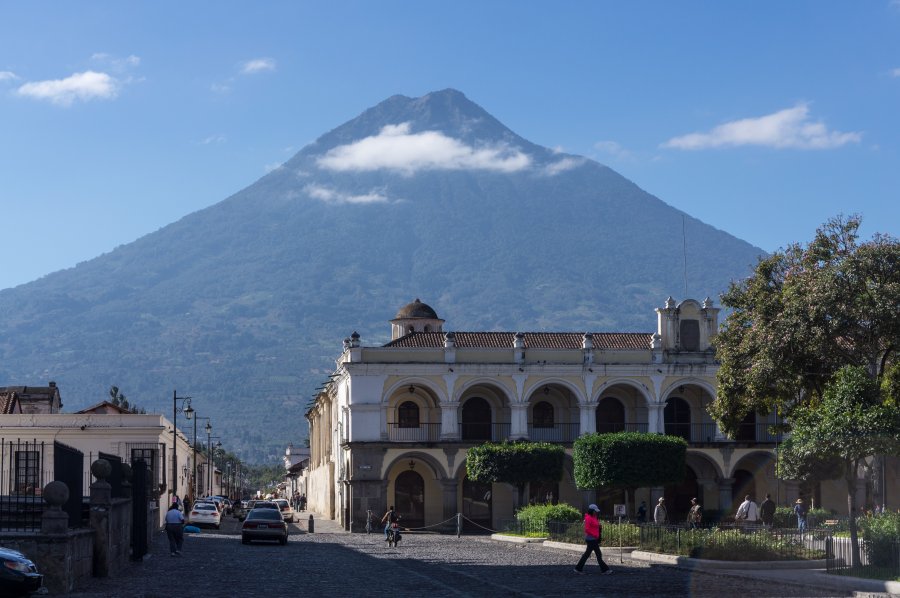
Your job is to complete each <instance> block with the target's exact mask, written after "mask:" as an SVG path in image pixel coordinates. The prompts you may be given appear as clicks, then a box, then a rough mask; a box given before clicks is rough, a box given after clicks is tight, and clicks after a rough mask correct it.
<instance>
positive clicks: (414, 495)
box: [394, 471, 425, 527]
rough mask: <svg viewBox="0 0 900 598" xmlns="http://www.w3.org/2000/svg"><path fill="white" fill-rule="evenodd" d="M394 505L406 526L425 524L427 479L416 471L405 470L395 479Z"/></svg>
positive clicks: (421, 525)
mask: <svg viewBox="0 0 900 598" xmlns="http://www.w3.org/2000/svg"><path fill="white" fill-rule="evenodd" d="M394 507H395V508H396V509H397V513H398V514H400V516H401V517H403V526H404V527H423V526H424V525H425V480H423V479H422V476H420V475H419V474H418V473H416V472H415V471H404V472H402V473H401V474H400V475H398V476H397V479H396V480H395V481H394Z"/></svg>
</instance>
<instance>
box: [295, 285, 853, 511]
mask: <svg viewBox="0 0 900 598" xmlns="http://www.w3.org/2000/svg"><path fill="white" fill-rule="evenodd" d="M656 313H657V328H656V331H655V332H652V333H602V332H601V333H598V332H594V333H590V332H583V333H582V332H454V331H445V330H444V323H445V322H444V320H442V319H441V318H439V317H438V315H437V313H436V312H435V311H434V310H433V309H432V308H431V307H429V306H428V305H426V304H424V303H422V302H421V301H419V300H418V299H416V300H415V301H414V302H412V303H410V304H409V305H406V306H405V307H403V308H402V309H401V310H400V311H399V312H398V313H397V315H396V316H395V317H394V319H393V320H391V321H390V324H391V341H390V342H389V343H387V344H386V345H383V346H372V347H369V346H363V345H362V343H361V341H360V338H359V335H358V334H356V333H353V335H352V336H350V337H349V338H347V339H345V340H344V347H343V352H342V354H341V356H340V357H339V358H338V360H337V368H336V370H335V372H334V374H333V375H332V376H330V382H329V383H328V384H326V386H325V388H324V389H323V390H322V391H321V392H320V393H319V394H318V395H317V397H316V399H315V403H314V404H313V405H312V406H311V408H310V409H309V411H308V412H307V419H308V420H309V428H310V448H311V456H310V465H309V472H308V474H307V475H308V487H307V495H308V498H309V504H310V509H311V510H315V511H318V512H321V513H324V514H326V515H328V516H331V517H334V518H335V519H337V520H339V521H341V522H342V523H343V525H344V526H345V528H348V529H349V528H351V527H353V528H356V529H360V527H361V526H363V525H364V524H365V521H366V513H367V511H368V510H372V511H373V512H374V513H376V514H378V515H380V514H381V513H382V512H383V511H384V510H385V508H386V506H387V505H389V504H394V505H395V506H396V507H397V509H398V510H399V511H400V512H401V513H402V514H403V517H404V522H405V525H407V526H409V527H424V526H433V525H438V524H440V523H441V522H444V521H447V520H448V519H453V518H454V517H455V515H456V513H462V514H463V516H464V517H465V519H466V522H467V524H468V525H473V526H483V527H486V528H491V529H497V526H498V525H500V524H501V522H502V520H504V519H508V518H511V517H513V515H514V512H513V507H514V504H513V501H514V497H515V492H514V490H513V489H512V488H511V487H509V486H507V485H505V484H493V485H484V484H478V483H474V482H472V481H470V480H468V479H467V478H466V470H465V460H466V451H467V449H468V448H469V447H470V446H473V445H476V444H480V443H482V442H484V441H502V440H516V439H527V440H534V441H544V442H553V443H560V444H562V445H563V446H564V447H566V449H567V462H566V468H565V469H566V471H565V475H564V478H563V479H562V480H561V481H560V482H559V483H558V484H552V485H550V486H542V487H532V488H530V497H531V499H532V500H534V501H539V502H544V501H547V500H551V501H554V502H556V501H563V502H567V503H569V504H573V505H576V506H579V507H580V506H584V505H586V504H588V503H589V502H595V501H596V502H598V503H599V504H600V505H601V508H603V511H604V514H605V515H607V516H608V515H609V514H610V513H611V508H610V507H611V505H612V503H614V502H622V501H623V500H624V497H623V496H622V495H621V494H617V493H610V492H604V491H603V489H592V490H588V491H583V490H579V489H577V488H576V486H575V483H574V481H573V473H572V469H573V468H572V460H571V447H572V443H573V441H574V440H575V438H577V437H578V436H579V435H581V434H589V433H594V432H614V431H621V430H627V431H637V432H650V433H658V434H663V433H665V434H672V435H676V436H681V437H683V438H684V439H685V440H686V441H687V442H688V445H689V449H688V452H687V467H686V470H685V478H684V482H683V483H682V484H681V485H680V486H677V487H667V488H641V489H638V490H637V491H636V492H635V493H633V495H632V496H631V500H630V504H629V505H628V510H629V514H633V513H634V511H635V508H636V505H638V504H640V501H642V500H644V501H647V504H648V505H653V504H654V503H655V502H656V499H657V498H658V497H660V496H665V497H667V503H668V504H669V509H670V514H672V515H673V517H680V516H681V515H682V514H685V513H686V512H687V510H688V507H689V501H690V499H691V498H692V497H698V498H699V499H700V501H701V502H702V504H703V505H704V507H705V509H706V510H707V511H709V510H713V509H721V510H724V511H730V510H732V509H733V508H735V507H736V505H737V503H739V502H740V500H737V499H738V498H740V499H743V496H744V495H745V494H751V495H754V496H755V497H757V500H761V499H762V497H763V496H764V494H765V493H767V492H768V493H771V494H772V497H773V499H777V502H778V503H779V504H788V503H791V502H792V501H793V500H795V499H796V498H797V497H798V496H800V495H801V493H802V494H803V495H804V496H805V497H806V498H809V499H812V500H814V501H815V504H817V505H820V504H822V500H823V499H824V500H825V501H826V502H827V503H833V504H828V505H826V506H833V507H834V508H840V506H841V504H844V505H845V504H846V499H845V496H844V498H842V497H841V495H840V490H839V487H836V488H835V489H833V490H828V489H826V490H824V491H823V490H821V489H820V488H819V487H818V486H817V487H810V488H801V487H800V485H799V484H798V483H796V482H784V481H778V480H776V479H775V472H774V466H775V458H776V447H777V445H778V442H779V441H780V438H779V436H778V435H776V434H775V433H773V432H772V430H771V429H770V427H771V425H772V424H774V423H776V421H775V418H774V416H773V415H760V414H751V415H749V416H748V417H747V418H746V419H745V420H744V422H743V424H742V425H741V428H740V430H739V432H738V433H737V435H736V437H735V438H727V437H726V436H725V435H723V434H722V433H721V431H720V430H719V428H718V426H717V425H716V423H715V422H714V421H713V420H712V418H711V417H710V415H709V413H708V411H707V406H708V405H709V404H710V403H711V402H712V401H713V400H714V399H715V393H716V380H715V376H716V371H717V369H718V365H717V362H716V359H715V354H714V351H713V349H712V347H711V344H710V343H711V340H712V338H713V336H714V335H715V334H716V331H717V329H718V317H719V308H716V307H714V306H713V304H712V301H710V300H709V299H707V300H705V301H703V302H702V303H701V302H698V301H695V300H693V299H687V300H684V301H681V302H676V301H675V300H673V299H672V298H671V297H670V298H669V299H667V300H666V302H665V304H664V305H663V306H662V307H659V308H657V309H656ZM832 492H833V493H834V495H833V496H832ZM823 494H824V496H823ZM736 501H737V502H736ZM844 508H846V507H844Z"/></svg>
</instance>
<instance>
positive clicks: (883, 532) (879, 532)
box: [859, 513, 900, 567]
mask: <svg viewBox="0 0 900 598" xmlns="http://www.w3.org/2000/svg"><path fill="white" fill-rule="evenodd" d="M859 525H860V527H861V528H862V531H863V540H864V543H863V547H864V550H865V553H866V557H867V558H868V562H869V564H870V565H874V566H876V567H890V566H896V562H895V561H894V560H893V559H894V558H895V557H894V556H893V555H894V554H895V553H894V550H893V546H894V544H896V543H897V542H900V513H884V514H883V515H873V516H871V517H865V518H862V519H860V520H859Z"/></svg>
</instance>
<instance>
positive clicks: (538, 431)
mask: <svg viewBox="0 0 900 598" xmlns="http://www.w3.org/2000/svg"><path fill="white" fill-rule="evenodd" d="M580 432H581V424H553V425H550V426H535V425H534V424H528V438H529V440H533V441H535V442H574V441H575V439H576V438H578V434H579V433H580Z"/></svg>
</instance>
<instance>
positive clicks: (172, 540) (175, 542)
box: [166, 501, 184, 556]
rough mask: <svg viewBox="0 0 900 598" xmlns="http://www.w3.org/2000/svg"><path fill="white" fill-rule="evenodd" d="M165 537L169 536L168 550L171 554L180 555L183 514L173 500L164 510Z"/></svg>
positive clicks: (182, 542) (182, 539) (182, 538)
mask: <svg viewBox="0 0 900 598" xmlns="http://www.w3.org/2000/svg"><path fill="white" fill-rule="evenodd" d="M166 537H168V538H169V551H170V552H171V553H172V556H180V555H181V547H182V545H183V544H184V514H183V513H182V512H181V511H180V510H179V509H178V503H177V502H174V501H173V502H172V505H171V506H170V507H169V510H168V511H166Z"/></svg>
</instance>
